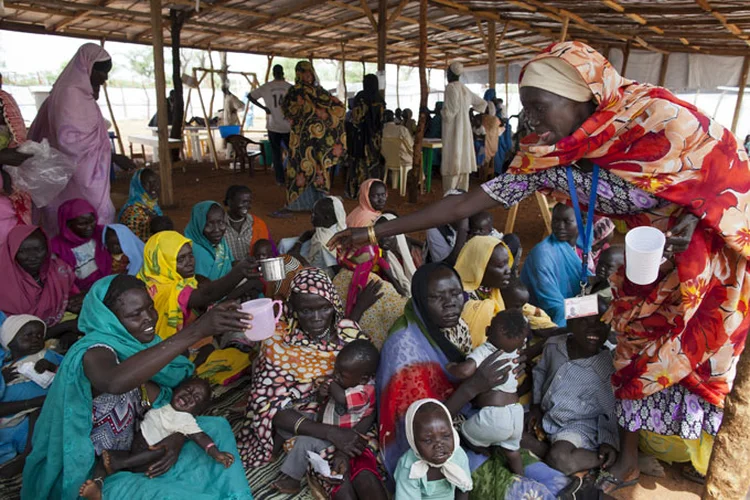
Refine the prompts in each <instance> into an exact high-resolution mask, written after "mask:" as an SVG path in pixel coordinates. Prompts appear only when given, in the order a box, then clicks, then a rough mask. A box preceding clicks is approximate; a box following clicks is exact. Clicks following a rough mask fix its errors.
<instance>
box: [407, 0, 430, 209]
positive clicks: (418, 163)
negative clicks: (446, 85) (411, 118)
mask: <svg viewBox="0 0 750 500" xmlns="http://www.w3.org/2000/svg"><path fill="white" fill-rule="evenodd" d="M426 65H427V0H419V87H420V90H421V92H420V98H419V122H418V123H417V135H416V137H414V156H413V157H412V165H413V168H412V169H411V171H410V172H409V176H408V177H409V182H408V183H407V189H408V192H409V202H410V203H416V202H417V199H418V198H419V184H420V181H421V180H422V175H423V174H422V139H424V131H425V128H426V127H427V116H426V114H425V113H423V112H422V110H423V109H425V108H426V107H427V96H428V93H429V89H428V88H427V71H426V69H425V66H426Z"/></svg>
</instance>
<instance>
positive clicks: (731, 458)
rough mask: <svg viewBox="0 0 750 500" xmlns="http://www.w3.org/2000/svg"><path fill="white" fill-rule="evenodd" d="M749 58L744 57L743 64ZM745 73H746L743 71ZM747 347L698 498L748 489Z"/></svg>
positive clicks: (749, 410)
mask: <svg viewBox="0 0 750 500" xmlns="http://www.w3.org/2000/svg"><path fill="white" fill-rule="evenodd" d="M747 60H748V58H747V57H745V66H747ZM745 74H747V73H745ZM748 422H750V348H748V346H747V345H745V350H744V351H743V352H742V354H741V355H740V359H739V361H738V362H737V368H736V375H735V377H734V387H732V392H730V393H729V395H728V396H727V398H726V400H725V401H724V418H723V420H722V422H721V429H719V433H718V434H717V435H716V439H715V440H714V449H713V451H712V452H711V461H710V462H709V463H708V473H707V474H706V489H705V490H704V491H703V495H702V496H701V498H705V499H712V500H713V499H717V500H719V499H721V500H725V499H727V500H729V499H735V498H746V496H745V495H747V492H748V490H750V467H748V463H750V427H748V425H747V423H748Z"/></svg>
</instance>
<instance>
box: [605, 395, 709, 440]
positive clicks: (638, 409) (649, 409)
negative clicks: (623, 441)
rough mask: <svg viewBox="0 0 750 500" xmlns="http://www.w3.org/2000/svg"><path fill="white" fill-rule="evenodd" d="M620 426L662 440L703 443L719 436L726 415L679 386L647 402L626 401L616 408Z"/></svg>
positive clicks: (620, 401) (619, 402)
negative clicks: (706, 437)
mask: <svg viewBox="0 0 750 500" xmlns="http://www.w3.org/2000/svg"><path fill="white" fill-rule="evenodd" d="M615 412H616V414H617V423H618V425H619V426H620V427H622V428H624V429H626V430H628V431H630V432H635V431H639V430H641V429H643V430H647V431H650V432H654V433H656V434H659V435H662V436H680V437H681V438H683V439H688V440H689V439H700V437H701V434H702V433H704V432H706V433H708V434H710V435H711V436H716V433H717V432H719V427H721V421H722V419H723V418H724V411H723V410H721V409H720V408H717V407H716V406H714V405H712V404H711V403H707V402H705V401H704V400H702V399H701V398H700V397H698V396H696V395H695V394H693V393H691V392H690V391H688V390H687V389H685V388H684V387H682V386H679V385H675V386H672V387H669V388H667V389H664V390H663V391H661V392H657V393H655V394H652V395H651V396H649V397H647V398H644V399H622V400H618V401H617V403H616V404H615Z"/></svg>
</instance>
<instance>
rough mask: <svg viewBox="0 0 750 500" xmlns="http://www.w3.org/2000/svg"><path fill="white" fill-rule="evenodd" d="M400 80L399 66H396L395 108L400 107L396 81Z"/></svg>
mask: <svg viewBox="0 0 750 500" xmlns="http://www.w3.org/2000/svg"><path fill="white" fill-rule="evenodd" d="M400 79H401V65H400V64H397V65H396V107H397V108H400V107H401V96H400V95H399V89H398V87H399V85H398V81H399V80H400Z"/></svg>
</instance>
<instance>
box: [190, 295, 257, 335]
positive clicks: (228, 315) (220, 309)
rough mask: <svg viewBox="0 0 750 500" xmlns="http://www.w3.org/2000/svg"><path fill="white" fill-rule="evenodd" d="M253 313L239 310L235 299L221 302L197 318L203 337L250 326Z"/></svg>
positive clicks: (243, 329)
mask: <svg viewBox="0 0 750 500" xmlns="http://www.w3.org/2000/svg"><path fill="white" fill-rule="evenodd" d="M252 321H253V315H252V314H247V313H244V312H242V311H241V310H240V303H239V301H237V300H229V301H226V302H223V303H221V304H219V305H217V306H216V307H214V308H212V309H211V310H210V311H208V312H206V313H205V314H204V315H203V316H202V317H201V318H200V320H199V322H200V327H201V332H202V333H203V336H204V337H211V336H213V335H218V334H222V333H226V332H242V331H245V330H249V329H251V328H252Z"/></svg>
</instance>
